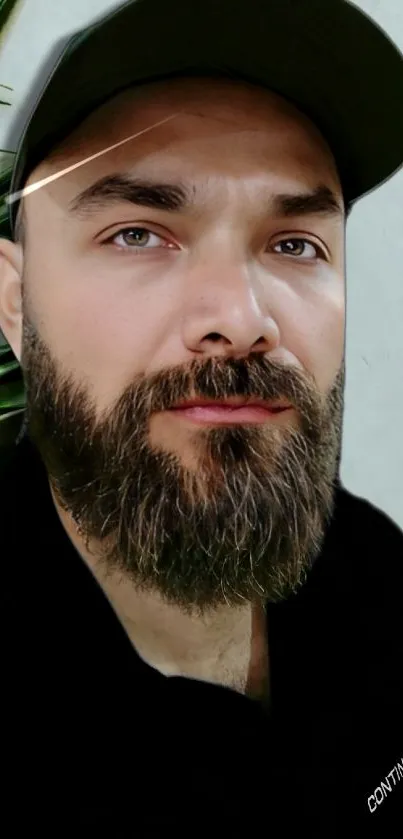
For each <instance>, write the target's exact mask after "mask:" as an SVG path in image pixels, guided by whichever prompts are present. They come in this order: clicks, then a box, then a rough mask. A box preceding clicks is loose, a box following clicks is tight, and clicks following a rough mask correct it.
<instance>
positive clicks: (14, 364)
mask: <svg viewBox="0 0 403 839" xmlns="http://www.w3.org/2000/svg"><path fill="white" fill-rule="evenodd" d="M19 367H20V365H19V363H18V361H9V362H7V363H6V364H0V379H2V378H3V376H7V375H8V373H11V372H12V371H13V370H18V369H19ZM0 393H1V391H0Z"/></svg>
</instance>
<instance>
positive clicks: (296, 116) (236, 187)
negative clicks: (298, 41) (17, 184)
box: [0, 79, 345, 695]
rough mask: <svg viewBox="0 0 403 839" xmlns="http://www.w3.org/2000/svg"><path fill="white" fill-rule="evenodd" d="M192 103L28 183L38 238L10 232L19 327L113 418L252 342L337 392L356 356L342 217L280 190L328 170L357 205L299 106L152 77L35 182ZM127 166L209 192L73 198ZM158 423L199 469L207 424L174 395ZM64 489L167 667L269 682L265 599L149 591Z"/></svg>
mask: <svg viewBox="0 0 403 839" xmlns="http://www.w3.org/2000/svg"><path fill="white" fill-rule="evenodd" d="M179 112H180V114H179V115H178V116H176V117H175V118H174V119H173V120H171V121H169V122H167V123H166V124H164V125H160V126H159V127H155V128H153V129H152V130H151V131H149V132H147V133H144V134H143V135H140V136H138V137H137V138H136V139H134V140H131V141H129V142H127V143H125V144H123V145H121V146H120V147H119V148H117V149H115V150H112V151H109V152H107V153H106V154H104V155H101V156H100V157H98V158H96V159H94V160H92V161H90V162H87V163H86V164H85V165H83V166H79V167H77V168H76V169H75V170H74V171H73V172H70V173H69V174H66V175H64V176H63V177H61V178H58V179H56V180H54V181H53V182H52V183H51V184H50V185H47V186H46V187H43V188H41V189H38V190H37V191H35V192H33V193H32V194H31V195H29V196H28V197H26V198H25V201H24V204H25V208H24V214H25V236H24V244H23V245H22V244H21V243H16V242H10V241H6V240H1V241H0V326H1V328H2V329H3V331H4V333H5V335H6V338H7V340H8V341H9V343H10V345H11V347H12V349H13V351H14V353H15V355H16V356H17V358H18V359H21V356H22V354H23V343H24V339H23V324H24V317H25V315H27V314H29V319H30V321H32V322H33V323H34V324H35V328H36V329H37V331H38V333H39V334H40V336H41V339H42V341H43V342H44V343H45V344H46V346H47V347H48V348H49V349H50V351H51V353H52V356H53V358H54V359H55V360H56V361H57V363H58V365H59V368H60V369H61V370H63V371H65V372H66V373H68V374H70V375H71V376H72V377H73V379H74V381H76V382H78V383H80V384H82V385H83V386H84V387H85V389H86V392H87V393H88V394H90V396H91V398H92V400H93V403H94V405H95V410H96V417H97V419H98V420H100V419H101V418H102V417H103V416H104V414H105V412H106V411H108V409H110V408H111V406H112V405H114V404H115V402H116V400H117V399H118V398H119V396H120V395H121V394H122V393H123V391H124V390H125V388H127V387H128V385H129V384H130V382H131V381H132V379H133V377H134V376H135V375H137V374H139V373H141V374H142V375H143V376H145V377H150V376H152V375H154V374H158V373H160V372H161V371H164V370H166V369H168V368H176V367H179V366H181V365H187V364H190V363H191V362H193V361H194V360H197V359H198V360H200V361H201V362H203V361H204V360H205V361H208V360H209V359H221V360H226V359H228V360H231V359H247V358H249V357H250V356H251V354H252V353H258V354H259V355H260V356H261V357H262V358H265V359H268V360H270V361H273V362H280V363H281V364H283V365H285V366H286V368H287V369H288V370H290V371H296V375H297V374H299V373H300V374H302V375H307V376H309V377H310V378H311V380H312V381H314V382H315V386H316V388H317V392H318V394H319V395H323V398H326V396H327V395H328V394H329V392H330V391H331V389H332V387H333V386H334V385H335V382H336V380H337V376H338V375H340V371H341V369H342V366H343V357H344V327H345V290H344V233H345V218H344V216H343V213H340V214H339V215H332V216H330V215H328V216H325V215H318V214H312V215H301V216H299V215H295V216H292V217H284V216H282V215H279V214H278V213H275V212H273V209H272V207H271V202H272V201H273V199H274V197H275V196H276V195H277V194H278V193H299V192H305V191H307V190H312V189H315V188H316V187H318V186H319V185H325V186H327V187H328V188H329V189H331V190H332V192H333V193H334V194H335V195H336V196H337V198H338V200H339V202H340V205H342V203H343V199H342V189H341V185H340V181H339V177H338V172H337V167H336V164H335V161H334V159H333V156H332V154H331V151H330V149H329V147H328V146H327V144H326V142H325V140H324V139H323V137H322V136H321V135H320V133H319V132H318V130H317V129H316V127H315V126H314V125H313V124H312V123H311V122H310V121H309V120H308V119H307V118H306V117H305V116H304V115H302V114H301V113H300V112H298V111H297V110H296V109H294V108H293V107H292V106H291V105H289V104H288V103H286V102H285V101H284V100H282V99H281V98H279V97H277V96H275V95H274V94H271V93H270V92H268V91H265V90H261V89H258V88H254V87H251V86H248V85H243V84H241V83H238V82H237V83H234V82H231V81H223V80H221V81H217V80H214V81H212V80H205V79H204V80H196V79H194V80H184V79H181V80H176V81H172V80H171V81H169V82H165V83H158V84H153V85H147V86H145V87H144V88H141V89H138V90H135V91H133V90H131V91H128V92H125V93H124V94H122V95H120V96H118V97H116V98H115V99H114V100H112V101H111V102H109V103H107V104H106V105H104V106H102V107H101V108H100V109H99V110H98V111H97V112H95V113H94V114H92V115H91V116H90V117H89V118H88V119H87V120H86V121H85V123H83V125H82V126H81V127H79V128H78V129H77V130H76V131H75V132H74V133H73V134H72V135H71V136H70V137H69V138H67V139H66V141H64V143H63V144H62V145H61V146H60V147H58V148H57V149H56V150H55V151H54V152H53V154H51V155H50V156H49V157H48V158H47V159H46V160H45V161H43V162H42V163H41V164H40V165H39V166H38V167H37V168H36V169H35V170H34V171H33V172H32V173H31V175H30V178H29V180H28V184H30V183H35V182H37V181H38V180H40V179H41V178H45V177H47V176H48V175H49V174H52V173H56V172H58V171H60V170H61V169H62V168H64V167H66V166H70V165H71V164H72V163H76V162H77V163H78V162H80V161H81V160H83V159H84V158H87V157H89V156H90V155H92V154H95V153H96V152H98V151H100V150H101V149H103V148H106V147H109V146H110V145H112V144H113V143H117V142H119V141H120V140H122V138H125V137H128V136H131V135H132V134H134V133H136V132H141V131H142V130H144V129H145V128H147V127H148V126H150V125H153V124H154V123H157V122H159V121H161V120H163V119H165V118H166V117H169V116H170V115H172V114H178V113H179ZM116 172H120V173H122V172H123V173H125V174H130V175H133V176H134V175H135V176H141V177H147V178H149V179H157V180H158V181H159V182H174V183H175V182H178V181H180V182H182V183H185V184H186V185H187V186H188V187H189V188H190V189H192V190H193V194H194V204H193V206H192V207H191V208H190V209H186V210H182V211H180V212H167V211H164V210H161V209H145V208H136V207H135V206H132V205H130V204H129V203H128V202H125V201H121V202H119V203H114V204H111V205H110V206H109V207H105V208H103V209H102V210H99V211H98V212H97V213H92V214H88V215H73V214H71V213H70V212H69V210H68V207H69V203H70V202H72V201H73V200H74V199H75V198H76V197H77V195H78V193H80V192H81V191H82V190H83V189H85V188H86V187H89V186H90V185H91V184H93V183H94V182H95V181H96V180H97V179H98V178H100V177H104V176H105V175H108V174H113V173H116ZM134 226H136V227H142V228H143V227H144V228H147V230H148V231H150V232H151V237H150V238H147V236H146V237H145V239H144V242H146V243H147V247H143V250H141V251H138V252H137V253H134V254H133V251H130V247H133V245H132V243H131V241H130V237H129V239H128V238H127V237H126V238H125V237H124V236H122V234H120V235H119V231H121V229H122V228H124V227H127V228H130V227H134ZM113 237H114V238H113ZM290 239H293V240H295V239H298V240H304V242H303V244H302V245H301V252H299V251H298V252H297V253H296V254H295V252H292V253H290V252H289V250H287V247H286V246H285V244H284V243H286V242H289V240H290ZM107 241H108V243H106V242H107ZM142 241H143V240H142ZM281 243H283V244H281ZM297 250H298V249H297ZM22 280H23V293H22ZM89 312H90V313H91V316H90V317H89V314H88V313H89ZM24 313H25V314H24ZM273 422H275V423H276V424H277V425H276V428H277V432H276V433H278V434H280V436H281V434H282V433H283V432H285V431H287V428H290V427H294V428H296V429H298V427H299V417H298V414H297V413H296V412H295V411H290V412H287V413H285V414H282V415H278V417H277V418H276V419H275V420H273ZM148 433H149V443H150V445H151V446H155V447H159V448H160V449H162V450H163V451H164V452H165V453H167V454H173V455H175V457H176V458H177V459H178V461H179V462H180V464H182V466H183V468H184V469H187V470H190V472H191V471H192V470H193V472H194V473H196V470H197V468H198V464H199V456H200V445H201V444H200V432H197V431H196V430H195V428H194V426H190V425H189V424H187V423H186V422H182V421H179V420H178V419H177V418H176V417H175V416H174V415H172V413H169V412H167V411H160V412H155V413H154V414H153V415H152V416H151V417H150V420H149V426H148ZM51 489H52V495H53V500H54V502H55V505H56V509H57V511H58V513H59V516H60V519H61V521H62V524H63V526H64V527H65V529H66V532H67V533H68V535H69V537H70V539H71V541H72V542H73V544H74V545H75V547H76V548H77V550H78V551H79V553H80V554H81V556H83V558H84V559H85V561H86V562H87V563H88V564H89V565H90V567H91V568H92V570H93V573H94V574H95V576H96V577H97V579H98V580H99V582H100V583H101V585H102V587H103V588H104V590H105V591H106V593H107V595H108V597H109V599H110V601H111V603H112V604H113V606H114V608H115V610H116V612H117V614H118V616H119V618H120V620H121V621H122V622H123V624H124V625H125V627H126V629H127V632H128V634H129V636H130V637H131V638H132V640H133V643H134V644H135V646H136V648H137V650H138V651H139V653H140V654H141V655H143V657H144V658H145V659H146V660H147V661H149V662H150V663H152V664H153V666H155V667H157V668H159V669H160V670H161V671H162V672H165V673H167V674H174V673H182V674H185V675H191V676H197V677H199V678H206V679H208V680H210V681H216V682H219V683H221V684H223V683H227V684H230V685H232V686H233V687H235V688H236V689H240V690H245V689H246V690H247V692H249V693H250V694H251V695H254V694H256V693H259V690H260V687H259V686H260V685H261V683H262V680H263V681H267V677H268V666H267V654H268V652H267V647H266V646H265V642H264V640H263V639H265V638H266V626H265V623H264V620H263V619H262V616H263V609H262V605H261V604H260V603H259V602H258V599H256V602H253V601H252V602H251V601H250V600H249V601H247V602H242V600H241V601H240V602H238V603H237V604H234V603H229V604H228V603H225V602H223V603H220V604H217V605H216V606H215V607H214V608H213V609H211V610H210V611H206V612H205V613H204V614H195V613H194V614H191V613H187V612H186V611H184V610H183V609H182V608H180V607H179V606H178V605H176V604H175V603H167V602H165V601H164V600H163V598H162V597H161V596H160V593H159V592H158V591H155V590H154V591H140V590H139V589H138V588H137V587H136V585H134V584H133V581H132V580H129V579H128V578H127V576H126V575H125V574H123V573H121V572H119V571H118V570H117V569H112V570H111V569H109V570H108V569H106V568H105V567H104V566H103V565H102V563H101V562H100V561H99V559H100V556H101V550H100V545H99V544H97V543H96V542H94V541H92V542H91V544H86V541H85V539H84V538H83V537H82V536H81V535H80V532H79V528H78V527H77V526H76V524H75V522H74V520H73V519H72V516H71V515H70V514H69V511H68V510H66V509H64V508H63V504H62V503H60V500H59V499H58V495H57V492H56V491H55V488H54V487H53V486H52V487H51ZM107 571H108V573H107ZM262 662H263V663H262ZM248 679H249V681H248ZM245 685H247V686H246V688H245Z"/></svg>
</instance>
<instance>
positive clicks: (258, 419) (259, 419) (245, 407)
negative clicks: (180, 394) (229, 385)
mask: <svg viewBox="0 0 403 839" xmlns="http://www.w3.org/2000/svg"><path fill="white" fill-rule="evenodd" d="M290 408H291V405H289V404H288V403H284V402H281V403H280V402H278V401H277V402H275V401H272V402H268V401H266V400H263V399H255V398H254V397H252V398H249V399H245V398H240V397H231V398H229V399H225V400H221V401H220V400H215V401H214V400H211V399H210V400H209V399H191V400H188V401H185V402H181V403H179V404H178V405H175V407H173V408H172V409H171V412H172V413H173V414H174V415H176V416H177V417H179V418H181V419H184V420H188V421H189V422H191V423H192V424H196V425H261V424H262V423H267V422H269V421H273V420H274V418H275V417H276V416H277V415H279V414H282V413H285V412H286V411H288V410H289V409H290Z"/></svg>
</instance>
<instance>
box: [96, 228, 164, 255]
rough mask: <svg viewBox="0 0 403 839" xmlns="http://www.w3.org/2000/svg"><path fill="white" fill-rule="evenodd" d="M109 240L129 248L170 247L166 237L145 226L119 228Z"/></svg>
mask: <svg viewBox="0 0 403 839" xmlns="http://www.w3.org/2000/svg"><path fill="white" fill-rule="evenodd" d="M108 241H109V242H111V243H113V244H116V245H117V246H118V247H120V248H126V249H129V250H136V249H138V250H146V249H148V248H160V247H169V242H167V240H166V239H163V238H162V236H158V235H157V233H153V232H152V231H151V230H147V228H145V227H126V228H125V229H123V230H118V232H117V233H115V234H114V235H113V236H111V237H110V239H109V240H108Z"/></svg>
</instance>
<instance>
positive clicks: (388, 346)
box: [0, 0, 403, 527]
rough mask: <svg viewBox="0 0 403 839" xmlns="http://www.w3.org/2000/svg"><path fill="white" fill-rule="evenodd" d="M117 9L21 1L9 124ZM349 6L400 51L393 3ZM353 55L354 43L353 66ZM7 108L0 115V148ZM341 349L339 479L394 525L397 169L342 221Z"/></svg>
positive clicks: (398, 8) (8, 75)
mask: <svg viewBox="0 0 403 839" xmlns="http://www.w3.org/2000/svg"><path fill="white" fill-rule="evenodd" d="M167 2H169V0H167ZM324 2H326V0H324ZM116 5H118V4H117V3H116V2H112V0H69V2H68V3H62V2H57V3H56V2H55V0H20V6H19V8H18V11H17V13H16V14H15V16H14V18H13V20H12V21H11V24H10V26H9V28H8V32H7V33H6V37H5V39H4V41H3V43H2V44H1V51H0V80H1V81H2V82H3V83H7V84H10V85H11V86H13V87H14V92H13V94H11V101H13V103H14V107H13V111H14V114H13V119H15V113H16V111H18V112H19V114H20V115H21V117H24V116H25V113H26V107H25V108H24V107H23V103H24V97H25V95H26V91H27V89H28V88H29V86H30V83H31V81H32V76H33V75H34V74H35V73H36V72H37V69H38V67H39V66H40V64H41V63H42V61H43V56H44V55H45V54H46V52H47V50H48V49H49V48H50V46H51V45H52V44H53V43H54V42H55V41H56V40H57V39H58V38H59V37H61V36H63V35H67V34H68V33H69V32H71V31H73V30H74V29H76V28H80V27H81V26H82V25H85V24H86V23H89V22H91V21H92V20H93V19H94V17H97V16H98V15H101V14H102V13H103V12H104V11H105V10H107V9H111V8H113V7H114V6H116ZM356 5H358V6H359V7H360V8H362V9H363V10H364V11H366V12H368V13H369V14H371V15H372V17H374V19H375V20H376V21H377V22H378V23H379V24H380V25H381V26H382V27H383V28H384V29H386V31H387V32H388V33H389V34H390V36H391V37H393V39H394V40H395V41H396V42H397V43H398V45H399V46H400V48H401V49H403V2H402V0H359V2H357V3H356ZM359 54H360V45H359V44H357V61H359ZM379 72H380V73H382V68H381V67H380V68H379ZM402 107H403V103H402ZM9 111H10V113H9V112H7V111H6V109H2V111H1V114H0V119H1V126H0V147H1V146H3V145H4V142H5V140H6V138H8V137H9V130H10V125H11V118H12V115H11V109H9ZM346 349H347V385H346V413H345V422H344V445H343V458H342V469H341V475H342V480H343V482H344V483H345V485H346V486H347V487H348V488H349V489H350V490H351V491H352V492H355V493H356V494H358V495H361V496H363V497H366V498H368V499H369V500H370V501H372V502H373V503H374V504H376V505H377V506H379V507H380V508H382V509H383V510H385V512H387V513H388V514H389V515H390V516H391V517H392V518H393V519H394V520H395V521H396V522H398V523H399V524H400V526H402V527H403V445H402V438H403V170H402V171H401V172H400V173H399V174H398V175H397V176H396V177H395V178H394V179H393V180H392V181H390V182H389V183H388V184H386V185H384V186H383V187H381V188H380V189H379V190H377V191H376V192H374V193H372V194H371V195H370V196H368V197H367V198H366V199H364V200H363V201H362V202H361V203H360V204H358V206H357V207H355V209H354V210H353V213H352V216H351V219H350V221H349V224H348V232H347V339H346Z"/></svg>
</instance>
